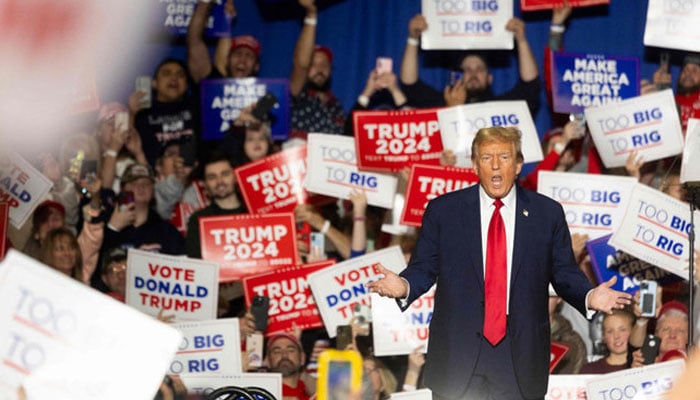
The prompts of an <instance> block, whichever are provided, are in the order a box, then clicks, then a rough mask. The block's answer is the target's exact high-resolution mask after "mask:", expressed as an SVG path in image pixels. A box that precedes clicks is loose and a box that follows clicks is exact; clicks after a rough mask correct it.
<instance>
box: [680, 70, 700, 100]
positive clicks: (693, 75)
mask: <svg viewBox="0 0 700 400" xmlns="http://www.w3.org/2000/svg"><path fill="white" fill-rule="evenodd" d="M678 88H679V90H680V91H682V92H684V93H692V92H694V91H695V90H697V89H698V88H700V65H698V64H694V63H687V64H685V66H684V67H683V69H682V70H681V75H680V76H679V77H678Z"/></svg>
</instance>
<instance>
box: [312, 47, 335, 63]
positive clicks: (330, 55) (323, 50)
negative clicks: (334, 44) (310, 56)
mask: <svg viewBox="0 0 700 400" xmlns="http://www.w3.org/2000/svg"><path fill="white" fill-rule="evenodd" d="M316 51H320V52H321V53H323V54H325V55H326V57H328V62H329V63H333V51H331V49H329V48H328V47H326V46H321V45H318V44H317V45H316V46H314V52H316Z"/></svg>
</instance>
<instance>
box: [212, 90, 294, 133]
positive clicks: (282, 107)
mask: <svg viewBox="0 0 700 400" xmlns="http://www.w3.org/2000/svg"><path fill="white" fill-rule="evenodd" d="M199 87H200V91H201V99H202V100H201V107H202V138H203V139H204V140H218V139H221V138H222V137H223V136H224V135H225V134H226V132H228V131H229V129H231V125H232V124H233V121H234V120H236V119H237V118H238V117H239V116H240V115H241V110H242V109H244V108H245V107H247V106H249V105H251V104H253V103H255V102H257V101H258V99H260V98H261V97H263V96H264V95H265V93H271V94H273V95H274V96H275V98H276V99H277V102H278V105H277V106H276V107H274V108H273V109H272V110H271V111H270V114H271V121H272V139H273V140H286V139H287V137H288V136H289V81H288V80H287V79H260V78H222V79H205V80H203V81H202V82H200V83H199Z"/></svg>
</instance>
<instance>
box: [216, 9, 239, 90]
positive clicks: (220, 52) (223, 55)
mask: <svg viewBox="0 0 700 400" xmlns="http://www.w3.org/2000/svg"><path fill="white" fill-rule="evenodd" d="M224 12H225V13H226V16H227V17H228V18H230V20H231V21H233V19H234V18H236V16H237V12H236V6H235V5H234V4H233V0H226V4H225V5H224ZM232 42H233V40H232V39H231V38H230V37H221V38H219V40H218V41H217V42H216V50H215V51H214V68H216V70H217V71H219V74H221V76H227V75H228V74H227V72H228V71H227V70H228V57H229V54H230V53H231V43H232Z"/></svg>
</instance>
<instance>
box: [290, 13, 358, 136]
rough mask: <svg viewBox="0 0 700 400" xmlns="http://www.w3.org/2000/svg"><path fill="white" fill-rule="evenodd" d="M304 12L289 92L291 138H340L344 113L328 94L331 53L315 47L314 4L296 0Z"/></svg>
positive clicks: (315, 21)
mask: <svg viewBox="0 0 700 400" xmlns="http://www.w3.org/2000/svg"><path fill="white" fill-rule="evenodd" d="M299 4H300V5H301V6H302V7H304V9H305V10H306V18H304V26H303V27H302V29H301V33H300V35H299V39H298V40H297V44H296V47H295V48H294V59H293V64H292V73H291V75H290V77H289V92H290V94H291V95H292V132H291V136H292V137H300V138H306V134H307V133H309V132H324V133H335V134H342V133H343V130H344V128H345V112H344V111H343V107H342V105H341V104H340V102H339V101H338V99H336V97H335V96H334V95H333V93H332V92H331V90H330V85H331V70H332V66H333V53H332V52H331V50H330V49H329V48H327V47H323V46H317V45H316V24H317V22H318V19H317V16H318V13H317V9H316V5H315V4H314V0H299Z"/></svg>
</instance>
